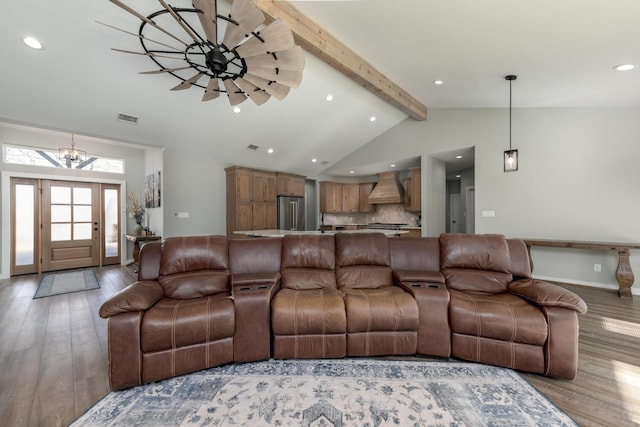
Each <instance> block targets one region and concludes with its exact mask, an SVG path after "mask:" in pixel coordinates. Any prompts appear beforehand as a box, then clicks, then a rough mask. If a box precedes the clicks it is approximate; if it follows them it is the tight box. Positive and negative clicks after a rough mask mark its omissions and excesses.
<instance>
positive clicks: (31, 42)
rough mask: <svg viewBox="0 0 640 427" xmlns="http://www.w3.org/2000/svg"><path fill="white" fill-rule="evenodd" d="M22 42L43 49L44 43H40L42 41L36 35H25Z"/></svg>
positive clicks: (32, 47) (33, 47)
mask: <svg viewBox="0 0 640 427" xmlns="http://www.w3.org/2000/svg"><path fill="white" fill-rule="evenodd" d="M22 42H23V43H24V44H26V45H27V46H29V47H30V48H31V49H36V50H41V49H42V43H40V41H38V39H36V38H35V37H30V36H27V37H24V38H23V39H22Z"/></svg>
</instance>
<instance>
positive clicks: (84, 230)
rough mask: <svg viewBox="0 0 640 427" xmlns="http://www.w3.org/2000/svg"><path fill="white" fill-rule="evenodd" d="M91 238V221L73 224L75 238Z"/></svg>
mask: <svg viewBox="0 0 640 427" xmlns="http://www.w3.org/2000/svg"><path fill="white" fill-rule="evenodd" d="M88 239H91V223H83V224H73V240H88Z"/></svg>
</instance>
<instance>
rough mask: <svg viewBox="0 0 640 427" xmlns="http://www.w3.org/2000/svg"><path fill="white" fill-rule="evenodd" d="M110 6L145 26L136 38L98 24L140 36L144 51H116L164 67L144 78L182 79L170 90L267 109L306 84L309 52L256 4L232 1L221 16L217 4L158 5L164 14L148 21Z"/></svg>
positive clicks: (209, 0) (196, 0)
mask: <svg viewBox="0 0 640 427" xmlns="http://www.w3.org/2000/svg"><path fill="white" fill-rule="evenodd" d="M109 1H110V2H111V3H113V4H115V5H117V6H119V7H120V8H122V9H124V10H125V11H127V12H129V13H130V14H132V15H134V16H135V17H137V18H139V19H140V20H141V21H142V22H141V24H140V27H139V29H138V33H137V34H136V33H133V32H129V31H126V30H123V29H120V28H117V27H115V26H112V25H108V24H103V23H101V22H99V23H100V24H103V25H106V26H108V27H110V28H113V29H116V30H118V31H123V32H125V33H128V34H131V35H134V36H136V37H138V38H139V39H140V44H141V45H142V49H143V52H134V51H130V50H123V49H115V48H114V49H113V50H115V51H118V52H124V53H130V54H136V55H146V56H148V57H149V58H150V59H151V60H152V61H153V62H155V63H156V64H157V65H158V66H159V67H160V68H159V69H157V70H152V71H144V72H141V74H162V73H169V74H171V75H173V76H175V77H177V78H178V79H180V80H181V82H180V84H178V85H177V86H175V87H173V88H172V89H171V90H183V89H189V88H191V87H192V86H196V87H200V88H202V89H204V95H203V97H202V100H203V101H209V100H212V99H215V98H218V97H219V96H220V93H226V94H227V97H228V99H229V103H230V104H231V105H232V106H235V105H238V104H240V103H242V102H244V101H245V100H246V99H247V98H250V99H251V100H252V101H253V102H254V103H255V104H256V105H262V104H264V103H265V102H267V101H268V100H269V98H270V97H272V96H273V97H274V98H276V99H283V98H284V97H286V96H287V95H288V94H289V90H290V88H296V87H298V86H299V85H300V82H301V81H302V70H303V68H304V62H305V61H304V51H303V50H302V48H301V47H300V46H297V45H296V44H295V42H294V39H293V34H292V32H291V30H289V28H287V26H286V25H285V24H284V22H283V21H281V20H280V19H276V20H275V21H273V22H271V23H270V24H268V25H266V23H265V21H266V20H265V16H264V14H263V13H262V11H261V10H260V9H259V8H258V7H257V6H256V4H255V3H254V2H253V0H233V3H232V5H231V10H230V11H229V14H228V15H227V16H224V15H220V14H218V13H217V5H216V0H193V3H192V5H191V6H192V7H186V8H182V7H181V8H178V7H173V6H171V5H169V4H167V3H166V2H165V1H164V0H158V1H159V2H160V4H161V5H162V9H160V10H158V11H157V12H154V13H152V14H150V15H148V16H145V15H143V14H141V13H139V12H137V11H135V10H134V9H132V8H131V7H129V6H127V5H126V4H124V3H123V2H121V1H119V0H109ZM219 30H220V32H222V31H224V36H223V38H222V42H219V41H218V31H219ZM220 82H222V88H221V84H220Z"/></svg>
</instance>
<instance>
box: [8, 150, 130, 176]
mask: <svg viewBox="0 0 640 427" xmlns="http://www.w3.org/2000/svg"><path fill="white" fill-rule="evenodd" d="M3 151H4V156H3V160H4V162H5V163H13V164H17V165H31V166H43V167H50V168H65V169H67V168H72V169H82V170H86V171H93V172H109V173H118V174H124V160H121V159H110V158H106V157H97V156H93V155H88V156H87V159H86V160H85V161H84V162H81V163H73V162H66V161H65V160H61V159H59V158H58V152H57V151H54V150H51V149H46V148H34V147H19V146H16V145H8V144H5V145H3Z"/></svg>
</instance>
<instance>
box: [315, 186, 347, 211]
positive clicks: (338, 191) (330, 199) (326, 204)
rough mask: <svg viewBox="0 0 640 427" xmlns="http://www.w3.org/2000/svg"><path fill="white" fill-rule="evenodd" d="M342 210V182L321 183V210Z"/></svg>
mask: <svg viewBox="0 0 640 427" xmlns="http://www.w3.org/2000/svg"><path fill="white" fill-rule="evenodd" d="M341 210H342V184H340V183H337V182H329V181H325V182H321V183H320V212H324V213H340V212H341Z"/></svg>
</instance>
